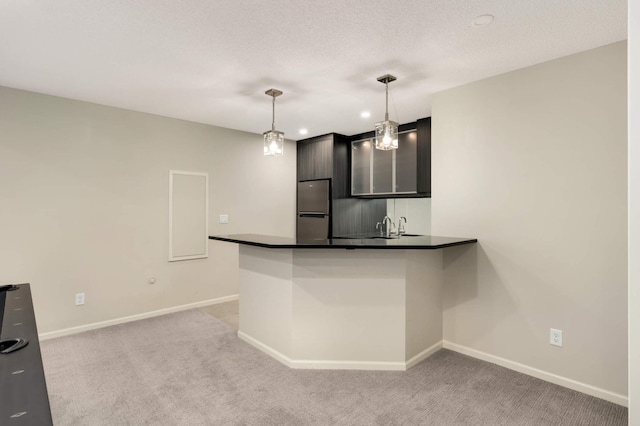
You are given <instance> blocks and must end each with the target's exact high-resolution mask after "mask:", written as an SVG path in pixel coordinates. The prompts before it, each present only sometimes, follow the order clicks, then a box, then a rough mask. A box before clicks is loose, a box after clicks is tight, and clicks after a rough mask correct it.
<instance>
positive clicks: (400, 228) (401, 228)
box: [398, 216, 407, 236]
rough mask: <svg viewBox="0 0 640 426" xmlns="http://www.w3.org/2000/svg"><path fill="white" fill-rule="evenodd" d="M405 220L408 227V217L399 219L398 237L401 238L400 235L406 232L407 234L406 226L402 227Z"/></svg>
mask: <svg viewBox="0 0 640 426" xmlns="http://www.w3.org/2000/svg"><path fill="white" fill-rule="evenodd" d="M403 220H404V224H405V225H406V224H407V218H406V217H404V216H400V219H398V236H400V235H402V234H404V233H405V232H407V231H405V230H404V226H402V221H403Z"/></svg>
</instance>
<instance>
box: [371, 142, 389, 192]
mask: <svg viewBox="0 0 640 426" xmlns="http://www.w3.org/2000/svg"><path fill="white" fill-rule="evenodd" d="M393 151H394V150H389V151H381V150H379V149H374V150H373V160H372V161H373V167H372V168H371V182H372V188H371V190H372V191H371V192H372V193H374V194H390V193H392V192H393V167H394V165H393V157H394V152H393Z"/></svg>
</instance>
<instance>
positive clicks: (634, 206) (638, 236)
mask: <svg viewBox="0 0 640 426" xmlns="http://www.w3.org/2000/svg"><path fill="white" fill-rule="evenodd" d="M628 57H629V71H628V73H629V91H628V93H629V115H628V117H629V143H628V144H629V349H630V351H629V360H630V361H632V360H635V361H636V362H629V424H630V425H638V424H640V365H639V364H638V362H637V360H638V359H640V261H639V259H640V221H639V220H640V120H638V119H637V117H640V2H633V1H630V2H629V50H628ZM631 117H633V118H634V119H631Z"/></svg>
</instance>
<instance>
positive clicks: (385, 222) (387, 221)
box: [382, 216, 395, 238]
mask: <svg viewBox="0 0 640 426" xmlns="http://www.w3.org/2000/svg"><path fill="white" fill-rule="evenodd" d="M382 226H384V234H385V235H384V236H385V237H387V238H389V237H390V236H391V234H393V233H394V230H393V228H395V225H394V224H393V222H392V221H391V218H390V217H389V216H385V217H384V218H383V219H382Z"/></svg>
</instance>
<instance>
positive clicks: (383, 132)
mask: <svg viewBox="0 0 640 426" xmlns="http://www.w3.org/2000/svg"><path fill="white" fill-rule="evenodd" d="M395 80H396V78H395V77H394V76H392V75H391V74H385V75H383V76H382V77H378V81H379V82H380V83H384V87H385V92H386V101H385V112H384V121H380V122H378V123H376V131H375V132H376V136H375V139H376V149H381V150H383V151H388V150H390V149H397V148H398V123H396V122H395V121H390V120H389V83H391V82H392V81H395Z"/></svg>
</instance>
